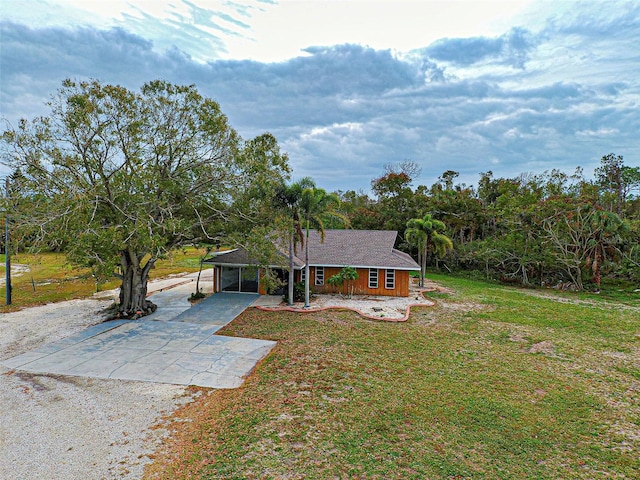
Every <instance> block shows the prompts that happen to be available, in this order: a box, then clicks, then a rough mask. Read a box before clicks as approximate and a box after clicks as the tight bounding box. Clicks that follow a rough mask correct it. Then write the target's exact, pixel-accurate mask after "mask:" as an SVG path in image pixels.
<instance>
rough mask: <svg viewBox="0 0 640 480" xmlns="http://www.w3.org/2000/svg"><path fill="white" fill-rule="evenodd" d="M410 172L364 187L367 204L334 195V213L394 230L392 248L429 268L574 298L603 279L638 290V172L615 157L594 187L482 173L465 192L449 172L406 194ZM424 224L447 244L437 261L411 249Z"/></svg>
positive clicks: (556, 178)
mask: <svg viewBox="0 0 640 480" xmlns="http://www.w3.org/2000/svg"><path fill="white" fill-rule="evenodd" d="M418 173H419V168H418V166H417V165H416V164H415V163H413V162H404V163H401V164H399V165H387V166H386V167H385V171H384V173H383V175H381V176H380V177H378V178H375V179H373V180H372V182H371V187H372V191H373V193H374V196H373V197H371V196H369V195H367V194H365V193H363V192H355V191H353V190H351V191H346V192H338V193H339V196H340V198H341V209H342V210H341V211H342V212H343V213H345V214H346V215H347V216H348V218H349V220H350V223H351V225H352V227H353V228H357V229H391V230H397V231H398V232H399V233H400V235H399V240H398V247H399V248H400V249H403V250H405V251H407V252H410V253H412V254H413V255H414V256H419V255H422V254H426V256H428V261H429V262H430V265H431V267H434V268H443V269H447V270H449V271H466V272H473V273H475V274H476V275H481V276H482V277H485V278H490V279H495V280H501V281H503V282H508V283H519V284H522V285H541V286H553V287H559V288H565V289H574V290H582V289H585V288H588V289H592V290H599V289H600V287H601V279H602V277H603V276H605V277H609V278H612V279H621V280H626V281H632V282H638V281H640V245H639V243H640V167H637V166H634V167H632V166H629V165H626V164H625V162H624V159H623V157H622V156H621V155H615V154H613V153H611V154H608V155H605V156H603V157H602V159H601V162H600V166H599V167H598V168H596V170H595V172H594V176H593V179H587V178H586V176H585V175H584V172H583V170H582V169H581V168H580V167H578V168H576V170H575V173H574V174H572V175H567V174H565V173H563V172H561V171H559V170H555V169H554V170H551V171H546V172H544V173H542V174H531V173H523V174H520V175H518V176H517V177H513V178H496V177H495V176H494V174H493V172H491V171H488V172H484V173H481V174H480V179H479V181H478V184H477V185H472V186H469V185H466V184H464V183H456V178H457V177H458V176H459V174H458V172H455V171H452V170H447V171H445V172H444V173H443V174H442V175H441V176H440V177H439V179H438V181H437V182H436V183H434V184H433V185H431V186H430V187H428V186H424V185H420V186H418V187H417V188H415V189H414V188H412V181H413V178H414V177H415V176H416V175H417V174H418ZM425 215H426V217H425ZM424 221H427V222H432V221H435V222H441V223H442V224H443V225H442V226H444V228H443V229H441V230H440V233H441V234H442V235H444V236H445V237H448V238H449V239H451V240H452V241H453V243H454V247H453V248H452V249H450V248H448V246H446V245H445V246H444V247H443V240H442V239H440V242H439V243H440V247H439V248H440V254H444V252H442V248H446V255H444V258H443V259H442V261H440V260H439V256H440V255H438V253H439V251H438V248H433V249H432V251H428V252H425V250H424V245H422V246H420V245H419V244H418V243H416V239H415V235H416V229H415V227H416V222H418V224H419V223H420V222H424ZM445 243H446V242H445ZM434 247H435V245H434ZM421 260H422V261H426V260H427V259H421Z"/></svg>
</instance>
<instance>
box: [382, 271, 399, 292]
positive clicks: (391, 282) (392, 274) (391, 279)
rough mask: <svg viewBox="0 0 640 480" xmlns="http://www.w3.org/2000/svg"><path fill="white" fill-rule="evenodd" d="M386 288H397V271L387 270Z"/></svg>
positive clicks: (385, 277)
mask: <svg viewBox="0 0 640 480" xmlns="http://www.w3.org/2000/svg"><path fill="white" fill-rule="evenodd" d="M384 288H386V289H387V290H393V289H394V288H396V271H395V270H386V271H385V276H384Z"/></svg>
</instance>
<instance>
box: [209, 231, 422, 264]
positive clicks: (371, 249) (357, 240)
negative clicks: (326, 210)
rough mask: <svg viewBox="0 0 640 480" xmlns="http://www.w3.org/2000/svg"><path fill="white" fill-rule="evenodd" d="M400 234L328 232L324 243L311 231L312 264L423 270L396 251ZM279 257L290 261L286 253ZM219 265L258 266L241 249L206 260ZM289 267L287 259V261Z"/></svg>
mask: <svg viewBox="0 0 640 480" xmlns="http://www.w3.org/2000/svg"><path fill="white" fill-rule="evenodd" d="M397 235H398V233H397V232H394V231H392V230H325V238H324V242H321V241H320V234H319V233H318V232H317V231H315V230H311V231H309V265H311V266H324V267H344V266H350V267H360V268H369V267H378V268H393V269H396V270H420V266H419V265H418V264H417V263H416V262H415V261H414V260H413V258H411V256H410V255H408V254H406V253H404V252H401V251H400V250H396V249H395V248H393V245H394V244H395V241H396V237H397ZM280 254H281V255H282V256H283V257H284V258H287V259H288V255H287V253H286V252H284V251H283V250H281V252H280ZM304 258H305V248H300V247H298V254H297V256H295V257H294V263H295V266H296V268H297V269H300V268H302V267H304ZM205 261H206V262H207V263H213V264H218V265H233V266H238V265H252V264H253V265H255V264H256V262H255V260H252V259H251V258H249V255H248V253H247V251H246V250H244V249H243V248H238V249H236V250H230V251H228V252H221V253H217V254H215V256H213V257H212V258H209V259H207V260H205ZM284 264H288V260H286V261H285V262H284Z"/></svg>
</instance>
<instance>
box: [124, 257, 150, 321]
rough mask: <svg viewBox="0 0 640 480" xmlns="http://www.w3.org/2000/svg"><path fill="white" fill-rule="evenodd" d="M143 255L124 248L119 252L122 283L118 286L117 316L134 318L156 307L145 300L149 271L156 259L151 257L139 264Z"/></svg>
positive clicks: (148, 312)
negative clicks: (118, 302)
mask: <svg viewBox="0 0 640 480" xmlns="http://www.w3.org/2000/svg"><path fill="white" fill-rule="evenodd" d="M143 257H144V255H140V254H135V253H133V252H131V251H128V250H124V251H122V252H121V254H120V265H121V267H122V285H121V287H120V304H119V305H118V312H117V314H116V316H117V317H118V318H129V319H132V320H135V319H136V318H140V317H144V316H145V315H149V314H150V313H153V312H155V311H156V308H158V307H157V306H156V305H155V304H154V303H152V302H150V301H149V300H147V282H148V280H149V271H150V270H151V269H152V268H153V266H154V265H155V263H156V259H155V258H151V259H149V260H148V261H147V263H146V264H145V265H141V261H142V258H143Z"/></svg>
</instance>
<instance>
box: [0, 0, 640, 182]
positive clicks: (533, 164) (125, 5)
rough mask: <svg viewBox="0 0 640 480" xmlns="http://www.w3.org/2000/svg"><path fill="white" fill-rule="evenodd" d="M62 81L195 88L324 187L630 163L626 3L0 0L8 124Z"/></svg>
mask: <svg viewBox="0 0 640 480" xmlns="http://www.w3.org/2000/svg"><path fill="white" fill-rule="evenodd" d="M65 78H72V79H75V80H81V79H89V78H91V79H98V80H100V81H102V82H105V83H112V84H119V85H122V86H125V87H127V88H129V89H131V90H138V89H139V88H140V87H141V86H142V85H143V84H144V83H145V82H148V81H151V80H154V79H163V80H167V81H169V82H172V83H176V84H188V85H191V84H194V85H196V87H197V88H198V90H199V91H200V93H201V94H203V95H205V96H207V97H210V98H213V99H214V100H216V101H217V102H218V103H219V104H220V106H221V108H222V111H223V112H224V113H225V114H226V115H227V116H228V117H229V120H230V123H231V125H232V126H233V127H234V128H235V129H236V130H237V131H238V132H239V133H240V135H242V137H243V138H245V139H250V138H253V137H255V136H257V135H260V134H262V133H264V132H270V133H272V134H273V135H275V136H276V138H277V139H278V142H279V144H280V147H281V149H282V151H284V152H286V153H287V154H288V155H289V159H290V165H291V167H292V169H293V179H294V180H295V179H299V178H302V177H305V176H311V177H312V178H314V179H315V181H316V183H317V185H318V186H320V187H323V188H325V189H327V190H330V191H336V190H342V191H346V190H356V191H364V192H367V193H368V192H369V188H370V184H371V180H372V179H374V178H376V177H379V176H381V175H382V174H383V172H384V168H385V165H388V164H399V163H400V162H403V161H407V160H408V161H412V162H415V163H416V164H418V165H419V166H420V167H421V173H420V175H419V176H418V177H417V178H415V179H414V183H413V185H414V187H417V186H418V185H427V186H430V185H431V184H433V183H434V182H436V181H437V180H438V177H439V176H440V175H441V174H442V173H443V172H445V171H446V170H454V171H456V172H459V177H458V178H457V181H458V182H463V183H466V184H467V185H476V184H477V181H478V179H479V175H480V173H482V172H487V171H492V172H493V174H494V177H514V176H517V175H519V174H521V173H534V174H541V173H543V172H545V171H550V170H552V169H559V170H561V171H563V172H565V173H567V174H569V175H570V174H572V173H573V172H574V170H575V168H576V167H578V166H580V167H582V168H583V169H584V173H585V175H586V176H587V177H589V176H590V175H592V174H593V170H594V169H595V168H596V167H597V166H598V165H599V163H600V158H601V157H602V156H604V155H606V154H608V153H615V154H616V155H623V157H624V160H625V164H626V165H629V166H638V165H640V139H639V136H640V1H635V0H634V1H616V0H606V1H598V0H591V1H568V0H566V1H565V0H554V1H546V0H493V1H484V0H475V1H474V0H466V1H465V0H377V1H369V0H340V1H338V0H323V1H319V0H295V1H293V0H283V1H275V0H229V1H223V0H0V115H1V117H2V119H3V121H4V122H8V124H9V125H14V126H15V125H17V122H18V120H19V119H20V118H27V119H32V118H34V117H35V116H39V115H46V114H48V113H49V110H48V107H47V106H46V102H47V100H48V99H49V98H50V97H51V96H52V95H53V94H55V92H56V90H57V89H58V88H59V87H60V86H61V83H62V81H63V80H64V79H65ZM5 125H6V123H5ZM3 128H4V127H3ZM0 168H1V167H0ZM1 173H2V172H1V171H0V174H1Z"/></svg>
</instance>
